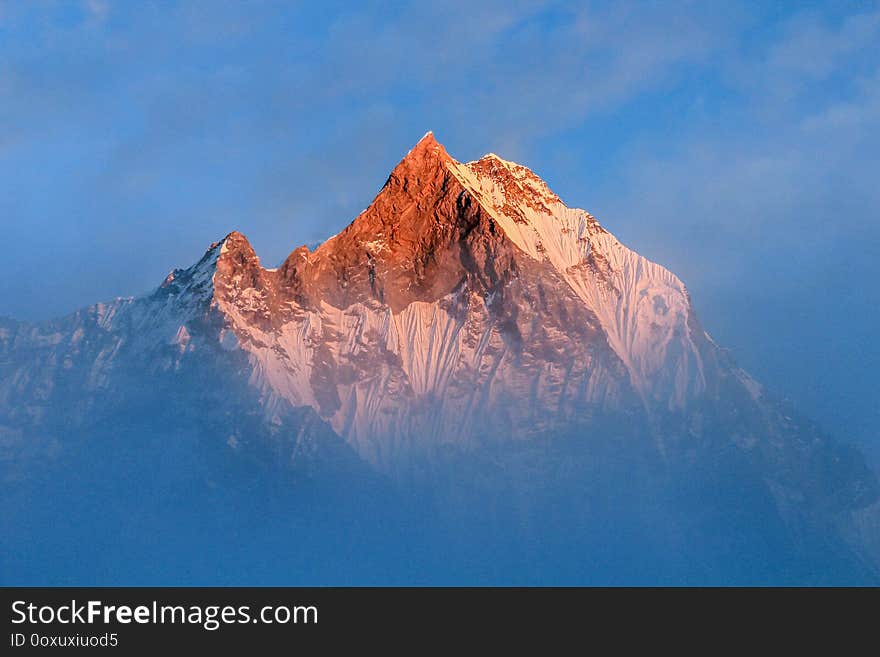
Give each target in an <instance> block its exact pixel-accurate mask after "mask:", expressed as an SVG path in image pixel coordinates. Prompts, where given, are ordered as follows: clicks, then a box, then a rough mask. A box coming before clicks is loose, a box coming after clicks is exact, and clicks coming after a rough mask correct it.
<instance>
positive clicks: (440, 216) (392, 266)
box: [280, 135, 512, 312]
mask: <svg viewBox="0 0 880 657" xmlns="http://www.w3.org/2000/svg"><path fill="white" fill-rule="evenodd" d="M450 160H451V158H450V157H449V155H448V154H447V153H446V150H445V149H444V148H443V146H441V145H440V144H438V143H437V141H436V140H435V139H434V137H433V135H428V136H427V137H425V138H424V139H423V140H422V141H420V142H419V143H418V144H417V145H416V146H415V148H413V150H412V151H411V152H410V153H409V154H407V156H406V157H405V158H404V159H403V160H402V161H401V162H400V163H399V164H398V165H397V167H395V169H394V171H392V172H391V175H390V176H389V178H388V181H387V182H386V183H385V186H384V187H383V188H382V190H381V191H380V192H379V194H378V195H377V196H376V198H375V200H374V201H373V203H372V204H371V205H370V207H369V208H367V209H366V210H365V211H364V212H363V213H362V214H361V215H359V216H358V217H357V219H355V221H354V222H352V223H351V225H349V226H348V227H347V228H346V229H344V230H343V231H342V232H341V233H339V234H338V235H337V236H335V237H334V238H332V239H330V240H328V241H327V242H326V243H324V244H323V245H321V246H320V247H319V248H318V249H317V250H316V251H315V252H314V253H308V252H307V251H304V250H301V249H300V250H297V251H294V252H293V253H292V254H291V256H290V257H289V258H288V259H287V261H286V262H285V263H284V265H283V266H282V267H281V269H280V277H281V280H282V281H283V283H284V284H285V285H288V286H290V287H292V288H293V289H298V290H301V291H302V298H303V299H304V300H305V301H306V302H308V303H311V304H315V303H317V302H318V300H323V301H325V302H326V303H329V304H331V305H333V306H336V307H345V306H348V305H351V304H352V303H355V302H359V301H366V300H373V299H374V300H377V301H379V302H380V303H383V304H387V305H388V307H390V308H391V309H392V311H393V312H399V311H401V310H403V309H404V308H405V307H406V306H408V305H409V304H410V303H412V302H413V301H435V300H437V299H439V298H441V297H443V296H445V295H447V294H449V293H450V292H452V291H453V290H455V289H457V288H460V287H461V286H463V285H468V286H469V287H470V289H473V290H474V291H480V290H482V291H486V290H489V289H491V288H493V287H495V286H497V285H498V283H499V282H500V281H501V280H502V279H503V278H504V277H505V276H509V275H510V267H511V264H512V263H511V261H512V253H511V249H510V245H509V243H507V242H506V241H505V240H504V239H503V235H502V234H501V232H500V231H499V229H498V227H497V226H496V225H495V224H494V222H493V221H492V219H491V217H489V216H488V214H487V213H486V212H485V210H483V208H482V207H481V206H480V204H479V203H478V202H477V201H476V200H475V199H474V198H473V196H471V194H470V193H469V192H468V191H467V190H466V189H465V188H464V187H463V186H462V185H461V183H460V182H459V181H458V180H457V179H456V178H455V176H453V175H452V173H451V172H450V171H449V168H448V166H447V164H448V163H449V162H450Z"/></svg>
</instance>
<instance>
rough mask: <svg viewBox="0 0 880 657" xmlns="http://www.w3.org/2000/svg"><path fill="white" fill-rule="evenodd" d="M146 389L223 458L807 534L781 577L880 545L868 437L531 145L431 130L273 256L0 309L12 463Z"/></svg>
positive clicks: (0, 413) (700, 537) (678, 534)
mask: <svg viewBox="0 0 880 657" xmlns="http://www.w3.org/2000/svg"><path fill="white" fill-rule="evenodd" d="M144 409H150V411H149V413H150V416H149V417H150V422H153V421H155V418H158V417H162V418H164V420H163V422H165V423H166V424H165V425H162V426H163V427H165V428H166V429H167V426H169V424H167V423H170V426H178V427H180V426H184V425H185V428H186V432H189V433H187V435H189V434H190V433H192V432H195V434H196V435H198V436H199V439H198V440H199V444H203V445H208V446H209V447H210V449H211V450H213V451H214V452H218V453H220V454H221V455H222V456H220V457H218V458H221V460H222V459H227V458H228V459H231V460H232V461H233V462H245V461H247V462H253V461H258V462H262V463H269V464H273V467H274V466H275V465H278V464H283V465H284V467H288V466H289V467H292V468H294V469H295V470H297V471H298V472H300V471H301V472H308V473H311V474H309V475H308V476H312V475H314V476H318V475H315V473H320V472H326V471H328V469H329V470H332V471H334V472H338V471H339V468H341V467H343V466H341V465H340V464H343V463H344V464H345V466H344V471H345V472H346V473H349V474H350V473H358V474H356V475H351V476H356V477H359V478H361V479H362V478H363V477H364V476H367V475H365V474H364V473H365V472H371V473H378V475H379V476H382V477H387V478H388V479H390V480H392V481H394V482H396V485H399V486H404V487H406V486H417V487H418V488H419V489H420V490H422V489H427V490H430V491H431V495H435V496H436V498H437V499H438V500H440V501H439V502H438V504H439V505H440V507H442V508H446V507H447V506H452V507H454V506H456V505H455V504H452V503H451V502H450V500H456V501H457V503H461V502H462V500H468V502H467V504H465V505H464V506H465V507H468V508H471V507H474V508H481V509H483V510H484V511H486V509H490V508H491V509H493V511H492V518H493V519H494V520H493V522H494V521H497V519H498V517H500V516H503V515H504V514H502V513H501V512H500V511H497V509H499V508H502V507H503V508H505V509H508V511H505V513H507V512H509V513H510V514H512V516H515V517H517V518H520V519H522V518H533V520H532V521H530V522H533V523H541V522H549V521H550V520H547V519H549V518H555V517H556V516H555V515H554V514H556V513H557V512H558V509H559V505H558V501H559V500H560V499H565V500H568V501H569V502H568V503H569V504H572V505H574V506H573V507H572V509H573V510H572V509H569V511H568V512H567V513H573V514H574V515H571V516H570V517H569V519H568V521H566V522H569V523H574V524H575V525H577V526H578V527H581V528H583V529H584V531H585V532H586V534H585V536H591V537H593V538H590V540H594V539H595V535H594V534H593V533H592V532H593V531H594V530H595V528H596V527H597V526H601V527H603V528H605V529H608V528H609V527H615V528H616V529H615V530H614V532H612V533H613V534H614V536H615V537H617V538H615V539H614V540H617V539H619V537H620V536H621V535H624V534H626V535H630V534H627V532H632V535H633V536H635V535H639V536H641V535H646V536H647V535H650V536H652V537H654V538H652V540H655V538H656V540H657V541H659V543H658V544H657V546H655V547H656V549H657V550H658V553H662V554H668V555H670V556H669V558H670V559H673V560H674V559H677V558H678V557H677V556H675V555H680V554H684V553H688V550H691V549H692V548H685V547H683V544H686V543H687V542H688V541H691V540H692V539H693V540H694V541H695V544H699V545H700V546H702V547H701V548H700V550H704V551H703V552H700V555H701V556H700V557H699V558H701V559H702V558H707V559H709V560H710V561H711V560H712V559H720V560H721V561H723V559H722V557H721V556H719V555H720V552H717V550H721V547H720V545H721V544H722V543H723V544H724V545H725V546H728V545H730V544H729V543H727V542H725V541H724V540H722V541H721V543H718V544H717V545H716V543H714V541H715V538H713V537H718V536H727V537H729V538H730V540H731V541H734V542H735V544H736V545H740V543H742V544H743V545H748V546H749V547H748V549H746V548H743V550H746V551H747V552H748V551H749V550H752V552H749V555H750V556H749V557H748V558H749V559H753V560H758V561H761V560H762V559H763V561H762V563H765V566H766V568H768V569H770V568H771V565H770V564H771V561H773V560H772V559H770V557H768V556H767V555H766V554H764V553H763V552H762V553H761V555H763V556H760V557H758V556H755V555H756V554H758V553H757V552H754V551H755V550H757V551H758V552H760V551H761V550H765V549H766V546H767V545H770V544H772V545H781V546H785V547H784V548H783V547H779V548H778V549H779V550H780V551H783V550H787V552H785V554H791V555H794V554H797V555H799V556H798V557H797V559H795V558H794V557H792V559H794V561H793V563H794V562H797V563H799V564H800V565H799V566H797V568H795V567H794V566H792V568H793V569H794V570H792V571H791V573H789V575H790V576H791V578H792V579H791V580H786V581H802V580H803V579H804V578H806V579H809V578H808V577H806V576H805V575H803V574H804V573H806V572H808V571H809V569H810V568H811V567H812V566H811V565H810V564H815V563H819V562H821V561H822V559H823V558H825V557H827V556H828V555H829V554H833V555H835V557H834V558H835V559H842V560H843V561H842V562H841V563H843V562H846V564H848V565H847V566H846V569H847V572H848V573H852V572H858V573H861V574H859V575H856V576H855V577H857V579H858V578H861V577H868V575H865V573H872V575H870V577H874V576H876V574H877V572H878V567H880V520H878V518H880V510H878V509H880V503H878V495H880V494H878V485H877V481H876V478H875V477H874V475H873V474H872V473H871V472H870V471H869V470H868V469H867V467H866V466H865V464H864V461H863V459H862V458H861V456H860V455H858V454H857V453H855V452H854V451H853V450H851V449H849V448H846V447H844V446H841V445H839V444H837V443H836V442H834V441H833V440H832V439H830V438H828V437H827V436H825V435H824V434H822V432H820V431H819V430H818V429H817V428H816V427H815V426H814V425H812V424H811V423H809V422H808V421H805V420H802V419H797V416H796V415H795V414H794V413H793V411H791V409H788V408H786V407H785V406H784V405H782V404H781V403H780V402H778V401H776V400H774V399H773V398H772V397H771V396H770V395H768V394H767V393H766V392H765V391H764V389H763V388H762V386H761V385H759V384H758V383H757V382H755V381H754V380H753V379H752V378H751V377H750V376H749V375H748V374H747V373H746V372H744V371H743V370H742V369H740V368H739V367H737V366H736V364H735V363H734V362H732V360H731V359H730V357H729V356H728V354H727V353H726V352H725V351H724V350H723V349H721V348H720V347H718V346H717V345H716V344H715V342H714V341H713V340H712V339H711V338H710V337H709V335H708V334H707V333H706V332H705V331H704V330H703V328H702V327H701V326H700V323H699V321H698V320H697V317H696V315H695V313H694V311H693V308H692V306H691V302H690V298H689V295H688V292H687V289H686V288H685V286H684V284H683V283H682V282H681V281H680V280H679V279H678V278H677V277H676V276H675V275H674V274H672V273H671V272H669V271H668V270H666V269H665V268H663V267H662V266H660V265H658V264H655V263H653V262H651V261H649V260H647V259H646V258H644V257H642V256H641V255H639V254H637V253H635V252H634V251H632V250H631V249H628V248H627V247H626V246H624V245H622V244H621V243H620V242H619V241H618V240H617V239H616V238H615V237H614V236H613V235H612V234H611V233H609V232H608V231H607V230H606V229H605V228H603V227H602V226H601V225H600V224H599V222H598V221H597V220H596V218H595V217H593V216H592V215H591V214H590V213H588V212H586V211H585V210H581V209H577V208H570V207H568V206H567V205H565V203H563V201H562V200H561V199H560V198H559V197H558V196H557V195H556V194H555V193H554V192H553V191H551V189H550V188H549V186H548V185H547V184H546V183H545V182H544V181H543V180H541V179H540V178H539V177H538V176H537V175H536V174H535V173H534V172H532V171H531V170H529V169H528V168H526V167H524V166H522V165H519V164H516V163H514V162H509V161H507V160H504V159H502V158H500V157H498V156H497V155H494V154H489V155H486V156H484V157H482V158H480V159H479V160H476V161H473V162H467V163H462V162H459V161H457V160H455V159H454V158H453V157H451V156H450V155H449V154H448V153H447V151H446V149H445V148H444V147H443V146H442V145H441V144H440V143H438V142H437V141H436V139H435V138H434V135H433V134H432V133H430V132H429V133H427V134H426V135H425V136H424V137H423V138H422V139H421V140H420V141H419V142H418V143H417V144H416V145H415V146H414V147H413V148H412V150H410V152H409V153H407V154H406V156H405V157H404V158H403V159H402V160H401V161H400V163H399V164H398V165H397V166H396V167H395V168H394V170H393V171H392V172H391V174H390V176H389V177H388V180H387V181H386V183H385V184H384V186H383V187H382V189H381V190H380V191H379V193H378V194H377V195H376V197H375V199H373V201H372V203H371V204H370V205H369V207H367V209H366V210H364V211H363V212H362V213H361V214H360V215H358V216H357V217H356V218H355V219H354V221H352V222H351V224H349V225H348V226H347V227H346V228H345V229H344V230H342V231H341V232H340V233H338V234H337V235H335V236H333V237H331V238H329V239H328V240H326V241H325V242H324V243H322V244H320V245H319V246H317V247H316V248H315V249H314V250H310V249H309V248H307V247H305V246H301V247H299V248H297V249H295V250H294V251H293V252H292V253H291V254H290V255H289V256H288V257H287V259H286V260H285V261H284V262H283V263H282V264H281V266H280V267H278V268H277V269H267V268H264V267H263V266H262V264H261V263H260V260H259V258H258V257H257V255H256V253H255V252H254V250H253V249H252V248H251V246H250V244H249V243H248V241H247V239H246V238H245V237H244V235H242V234H240V233H238V232H233V233H230V234H229V235H227V236H226V237H225V238H224V239H223V240H221V241H220V242H217V243H215V244H212V245H211V247H210V248H209V249H208V251H207V252H206V253H205V255H204V256H203V257H202V259H201V260H200V261H199V262H198V263H196V264H195V265H193V266H192V267H189V268H186V269H179V270H175V271H174V272H172V273H171V274H169V276H168V277H167V278H166V280H165V281H164V282H163V283H162V285H161V286H160V287H159V288H157V289H156V290H155V291H154V292H152V293H150V294H148V295H146V296H143V297H140V298H135V299H122V300H116V301H114V302H112V303H109V304H98V305H96V306H93V307H91V308H88V309H84V310H82V311H79V312H77V313H74V314H73V315H71V316H69V317H66V318H63V319H60V320H57V321H53V322H48V323H45V324H38V325H31V324H24V323H17V322H6V323H4V324H2V325H0V437H2V438H3V441H2V443H0V444H2V445H3V449H4V450H5V452H4V454H3V456H4V459H3V462H4V463H6V464H7V466H8V468H7V472H6V478H7V479H8V480H10V481H11V480H18V479H22V478H24V479H26V478H27V477H28V471H29V468H31V467H32V463H33V462H34V461H37V462H52V461H53V460H57V461H58V462H59V463H64V459H65V458H66V457H65V455H66V454H76V453H86V452H84V451H83V450H86V451H87V450H88V449H90V447H89V445H90V443H89V440H88V439H87V438H86V437H85V436H87V435H88V434H89V432H90V431H94V430H96V427H97V426H99V423H101V422H105V423H106V422H108V421H110V422H111V423H112V422H117V423H122V424H121V426H130V423H131V422H133V418H136V417H141V418H142V417H144V415H143V414H144V412H145V410H144ZM144 421H146V420H144ZM182 423H183V424H182ZM150 426H152V424H150ZM160 430H162V429H160ZM181 430H182V429H181ZM132 431H134V429H132ZM74 436H76V437H74ZM120 440H122V439H121V438H120ZM111 442H112V443H113V444H114V445H116V448H120V445H123V446H124V443H119V442H118V441H112V440H111ZM199 449H201V448H198V449H195V452H196V453H198V452H199ZM212 453H213V452H212ZM303 468H304V469H305V470H303ZM444 500H445V501H444ZM474 500H479V501H478V502H474ZM553 500H555V502H554V501H553ZM603 500H604V502H603ZM608 500H614V504H613V505H612V507H613V508H611V509H610V510H607V513H608V515H607V516H606V515H603V513H604V512H603V511H601V509H602V508H603V506H602V504H604V503H606V502H607V501H608ZM749 504H751V505H752V506H748V505H749ZM511 505H512V506H513V507H515V510H512V509H511V508H510V507H511ZM646 505H647V506H646ZM652 505H657V508H656V509H654V507H653V506H652ZM649 507H650V508H651V509H654V510H653V511H651V512H650V513H648V511H647V510H646V509H648V508H649ZM645 514H647V515H645ZM624 517H626V518H627V519H626V520H623V518H624ZM541 518H542V519H541ZM539 519H541V520H539ZM588 519H591V520H589V522H588ZM481 522H482V521H481ZM522 522H525V521H524V520H523V521H522ZM522 522H520V521H518V523H519V524H517V527H520V525H521V524H522ZM590 523H592V524H590ZM526 524H528V523H526ZM535 526H537V525H535ZM567 526H568V525H567ZM588 527H589V528H592V529H590V530H589V531H587V528H588ZM625 527H627V528H628V529H624V528H625ZM517 531H519V530H517ZM603 531H604V530H603ZM621 532H623V533H622V534H621ZM768 532H769V534H768ZM655 534H657V535H658V536H661V537H662V538H657V537H655ZM609 540H611V539H609ZM719 540H721V539H719ZM736 541H739V542H738V543H737V542H736ZM661 543H662V545H661ZM710 544H711V545H714V546H715V547H707V546H709V545H710ZM760 546H764V547H760ZM693 549H696V548H693ZM724 549H727V547H725V548H724ZM712 550H716V552H713V551H712ZM707 554H709V555H711V557H707V556H706V555H707ZM774 554H776V553H774ZM823 555H824V556H823ZM841 555H843V556H841ZM774 558H775V557H774ZM798 560H800V561H798ZM685 561H687V559H685ZM773 564H775V565H773V568H776V567H778V564H777V563H776V562H775V561H773ZM688 567H690V566H688ZM707 568H709V567H707ZM798 568H800V570H797V569H798ZM709 570H710V571H711V568H709ZM768 572H771V571H770V570H768ZM772 572H776V571H775V570H773V571H772ZM795 572H796V573H799V574H792V573H795ZM802 576H803V577H802Z"/></svg>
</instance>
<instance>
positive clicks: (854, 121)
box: [0, 0, 880, 451]
mask: <svg viewBox="0 0 880 657" xmlns="http://www.w3.org/2000/svg"><path fill="white" fill-rule="evenodd" d="M428 129H432V130H434V132H435V134H436V135H437V137H438V139H439V140H440V141H441V142H443V143H444V144H445V145H446V147H447V148H448V150H449V151H450V152H451V153H452V154H453V155H454V156H456V157H457V158H458V159H462V160H467V159H472V158H475V157H478V156H480V155H481V154H483V153H485V152H488V151H494V152H497V153H498V154H500V155H502V156H504V157H506V158H508V159H515V160H517V161H520V162H522V163H524V164H527V165H528V166H530V167H531V168H533V169H534V170H535V171H536V172H537V173H538V174H539V175H541V176H542V177H544V178H545V179H546V180H547V181H548V182H549V183H550V185H551V186H552V187H553V188H554V190H555V191H556V192H557V193H559V194H560V196H562V197H563V199H564V200H566V201H567V202H568V203H569V204H570V205H576V206H580V207H585V208H587V209H589V210H590V211H591V212H593V213H594V214H595V215H597V216H598V217H599V219H600V221H602V222H603V223H604V224H605V225H606V227H608V228H609V229H610V230H611V231H612V232H614V233H616V234H617V235H618V237H620V238H621V239H622V240H623V241H624V242H626V243H627V244H629V245H630V246H632V247H634V248H636V249H637V250H638V251H640V252H641V253H643V254H644V255H646V256H648V257H650V258H652V259H654V260H657V261H659V262H661V263H663V264H664V265H666V266H668V267H669V268H670V269H672V270H673V271H675V272H676V273H678V274H679V275H680V276H681V277H682V278H683V279H684V280H685V282H686V283H687V284H688V287H689V289H690V290H691V293H692V296H693V298H694V302H695V305H696V307H697V310H698V312H699V314H700V316H701V318H702V319H703V323H704V324H705V325H706V327H707V328H708V330H709V331H710V332H711V333H712V334H713V335H714V336H715V337H716V338H717V339H718V341H719V342H721V343H722V344H725V345H726V346H728V347H730V348H731V349H732V351H733V353H734V354H735V356H736V357H737V358H738V359H739V360H740V362H741V363H743V365H745V366H746V367H747V368H748V369H750V370H751V371H752V372H754V373H755V374H756V375H757V376H758V377H759V378H761V379H763V380H764V381H765V382H767V383H769V384H770V385H771V387H773V388H775V389H777V390H780V391H783V392H784V393H786V394H787V395H788V396H789V397H791V398H792V399H793V400H794V401H795V402H796V403H798V405H799V406H800V407H801V408H802V409H803V410H804V411H805V412H806V413H807V414H808V415H812V416H813V417H816V418H818V419H819V420H820V421H821V422H822V423H823V424H825V425H826V426H827V427H829V428H831V429H833V431H834V433H835V434H837V435H839V436H840V437H841V438H844V439H851V440H855V441H858V442H860V443H862V444H864V445H866V446H868V447H869V448H872V449H876V445H877V443H878V438H877V436H878V430H880V410H878V409H880V403H878V399H877V397H878V395H877V390H878V389H880V386H878V381H877V372H878V371H880V348H878V344H877V334H878V331H877V324H878V319H880V316H878V310H877V309H878V307H880V293H878V288H880V264H878V263H880V217H878V208H880V184H878V178H880V176H878V172H880V166H878V165H880V156H878V153H880V4H878V3H872V2H845V1H837V2H827V3H822V2H799V3H784V2H773V3H767V2H755V3H746V2H743V3H737V2H709V3H707V2H669V3H604V2H599V3H587V2H577V3H565V2H558V3H557V2H551V3H533V2H516V1H507V2H447V3H411V4H405V3H394V2H376V3H369V2H367V3H360V6H359V7H358V8H354V3H348V2H342V3H333V2H322V3H313V4H311V5H307V4H298V3H290V2H288V3H272V2H230V3H222V2H216V1H212V2H207V1H204V2H192V3H190V2H156V3H147V2H110V1H105V0H88V1H82V2H78V1H69V2H39V1H35V2H24V1H22V2H8V1H3V0H0V181H2V182H0V222H2V235H3V240H4V249H3V258H2V260H0V314H4V315H10V316H13V317H18V318H26V319H40V318H47V317H51V316H56V315H60V314H63V313H66V312H69V311H71V310H73V309H75V308H77V307H80V306H83V305H86V304H88V303H91V302H94V301H97V300H101V299H107V298H110V297H114V296H120V295H122V296H127V295H132V294H138V293H141V292H143V291H146V290H148V289H150V288H152V287H154V286H155V285H157V284H158V283H159V282H160V281H161V280H162V278H163V277H164V275H165V274H166V273H167V272H168V271H169V270H170V269H172V268H173V267H177V266H185V265H188V264H190V263H192V262H194V261H195V260H197V259H198V258H199V256H200V255H201V253H202V252H203V250H204V249H205V248H206V247H207V245H208V244H209V243H210V242H212V241H214V240H216V239H219V238H220V237H222V236H223V235H225V234H226V233H227V232H229V231H230V230H233V229H238V230H240V231H242V232H244V233H245V234H246V235H247V236H248V237H249V238H250V240H251V242H252V243H253V244H254V247H255V248H256V250H257V252H258V253H259V254H260V256H261V258H262V259H263V261H264V263H265V264H266V265H268V266H274V265H275V264H277V263H278V262H279V261H280V260H282V259H283V258H284V256H286V255H287V253H288V252H289V251H291V250H292V249H293V248H294V247H295V246H297V245H299V244H301V243H303V242H311V241H315V240H318V239H321V238H322V237H324V236H326V235H329V234H332V233H334V232H336V231H337V230H339V229H340V228H342V227H343V226H344V225H345V224H347V223H348V222H349V221H350V220H351V218H352V217H354V216H355V215H356V214H357V213H358V212H359V211H360V210H361V209H362V208H363V207H365V206H366V205H367V204H368V203H369V201H370V200H371V198H372V196H373V195H374V194H375V192H376V191H377V189H378V188H379V186H380V185H381V184H382V183H383V182H384V180H385V177H386V176H387V173H388V171H389V170H390V169H391V168H392V167H393V165H394V164H395V163H396V162H397V160H399V159H400V157H401V156H402V155H403V154H404V153H405V152H406V151H407V150H408V149H409V148H410V147H411V146H412V144H413V143H414V142H415V141H416V140H417V139H418V138H419V137H420V136H421V135H422V134H423V133H424V132H425V131H426V130H428ZM878 451H880V450H878Z"/></svg>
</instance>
